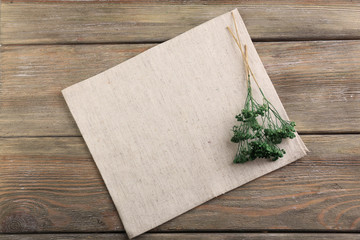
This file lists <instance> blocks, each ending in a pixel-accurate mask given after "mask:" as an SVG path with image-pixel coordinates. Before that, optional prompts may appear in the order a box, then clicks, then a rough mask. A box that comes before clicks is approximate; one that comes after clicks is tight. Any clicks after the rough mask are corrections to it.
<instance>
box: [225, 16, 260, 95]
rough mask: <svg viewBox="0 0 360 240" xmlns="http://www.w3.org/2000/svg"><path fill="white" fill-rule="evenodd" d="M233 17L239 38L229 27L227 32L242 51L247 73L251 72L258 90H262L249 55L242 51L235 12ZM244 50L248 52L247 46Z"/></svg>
mask: <svg viewBox="0 0 360 240" xmlns="http://www.w3.org/2000/svg"><path fill="white" fill-rule="evenodd" d="M231 16H232V18H233V22H234V25H235V30H236V35H237V38H236V37H235V35H234V33H233V31H231V29H230V28H229V26H227V27H226V28H227V30H228V31H229V32H230V34H231V36H232V37H233V39H234V40H235V43H236V45H237V46H238V47H239V49H240V52H241V55H242V57H243V60H244V63H245V66H246V71H249V72H250V74H251V76H252V77H253V79H254V81H255V83H256V85H257V86H258V88H259V89H260V86H259V83H258V81H257V80H256V78H255V75H254V73H253V71H252V70H251V67H250V65H249V62H248V58H247V54H246V55H245V53H244V51H243V49H242V47H241V46H242V45H241V42H240V37H239V30H238V27H237V25H236V20H235V17H234V13H233V12H231ZM244 48H245V51H246V45H245V47H244ZM247 75H248V74H247ZM246 83H247V81H246Z"/></svg>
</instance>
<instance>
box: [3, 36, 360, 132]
mask: <svg viewBox="0 0 360 240" xmlns="http://www.w3.org/2000/svg"><path fill="white" fill-rule="evenodd" d="M359 43H360V41H324V42H322V41H320V42H276V43H256V48H257V50H258V52H259V55H260V57H261V59H262V60H263V62H264V65H265V68H266V69H267V71H268V73H269V76H270V78H271V79H272V81H273V83H274V85H275V88H276V90H277V92H278V94H279V96H280V99H281V100H282V102H283V104H284V106H285V109H286V110H287V112H288V114H289V116H290V118H291V119H293V120H295V121H296V122H297V130H298V131H300V132H329V131H331V132H358V131H360V81H358V79H359V78H360V71H359V70H360V69H359V66H360V44H359ZM151 46H154V45H148V44H145V45H144V44H120V45H110V44H109V45H56V46H26V47H23V46H5V47H4V46H3V47H2V54H1V56H0V57H1V62H2V64H1V66H0V74H1V75H2V79H1V80H0V81H1V82H0V99H1V101H0V109H1V111H0V136H54V135H59V136H60V135H61V136H68V135H71V136H79V135H80V133H79V131H78V129H77V127H76V125H75V122H74V121H73V118H72V117H71V115H70V112H69V110H68V108H67V106H66V104H65V101H64V99H63V97H62V96H61V93H60V90H61V89H63V88H65V87H67V86H70V85H72V84H74V83H76V82H79V81H82V80H84V79H86V78H88V77H91V76H92V75H95V74H97V73H99V72H101V71H104V70H106V69H107V68H110V67H112V66H114V65H116V64H118V63H120V62H122V61H124V60H126V59H128V58H130V57H132V56H134V55H136V54H138V53H140V52H142V51H144V50H146V49H147V48H149V47H151ZM234 104H236V103H234Z"/></svg>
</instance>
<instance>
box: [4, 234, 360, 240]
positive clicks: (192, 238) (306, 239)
mask: <svg viewBox="0 0 360 240" xmlns="http://www.w3.org/2000/svg"><path fill="white" fill-rule="evenodd" d="M19 239H21V240H76V239H86V240H93V239H94V240H98V239H103V240H126V239H128V238H127V237H126V236H125V234H121V233H92V234H71V233H70V234H30V235H29V234H28V235H24V234H16V235H14V234H11V235H10V234H9V235H0V240H19ZM137 239H139V240H154V239H160V240H172V239H175V240H178V239H181V240H182V239H189V240H198V239H206V240H208V239H209V240H224V239H226V240H239V239H242V240H245V239H246V240H264V239H267V240H282V239H287V240H288V239H291V240H333V239H335V240H338V239H341V240H356V239H360V236H359V235H358V234H356V233H350V234H349V233H347V234H344V233H335V234H334V233H332V234H330V233H266V234H265V233H171V234H170V233H151V234H144V235H142V236H140V237H139V238H137Z"/></svg>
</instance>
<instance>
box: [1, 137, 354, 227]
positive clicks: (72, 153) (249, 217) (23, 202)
mask: <svg viewBox="0 0 360 240" xmlns="http://www.w3.org/2000/svg"><path fill="white" fill-rule="evenodd" d="M302 138H303V139H304V141H305V143H306V144H307V146H308V147H309V149H310V151H311V152H310V153H309V155H308V156H307V157H305V158H303V159H301V160H299V161H297V162H295V163H293V164H290V165H288V166H286V167H284V168H282V169H280V170H278V171H275V172H273V173H270V174H268V175H266V176H264V177H261V178H259V179H257V180H255V181H253V182H251V183H249V184H246V185H244V186H242V187H240V188H238V189H236V190H234V191H231V192H229V193H227V194H225V195H222V196H220V197H218V198H216V199H214V200H212V201H209V202H207V203H205V204H204V205H202V206H200V207H197V208H195V209H193V210H191V211H189V212H187V213H185V214H183V215H181V216H180V217H177V218H175V219H174V220H172V221H170V222H168V223H166V224H164V225H162V226H160V227H158V228H156V229H155V230H154V231H155V232H158V231H174V232H176V231H198V230H202V231H211V230H217V231H222V230H229V231H244V230H259V231H260V230H264V229H267V230H278V229H283V230H298V231H300V230H313V231H318V230H321V231H327V230H339V231H353V230H354V231H355V230H356V229H359V226H360V225H359V224H360V221H359V218H358V217H359V215H360V207H359V196H360V188H359V184H358V183H359V181H360V175H359V171H360V135H305V136H302ZM0 146H1V147H0V166H1V168H0V176H1V181H0V232H17V233H20V232H35V231H36V232H49V231H55V232H62V231H67V232H89V231H91V232H98V231H121V230H123V227H122V225H121V222H120V220H119V218H118V216H117V212H116V210H115V208H114V206H113V204H112V202H111V199H110V197H109V195H108V193H107V191H106V188H105V186H104V184H103V182H102V180H101V177H100V175H99V173H98V171H97V168H96V167H95V164H94V162H93V160H92V159H91V157H90V154H89V152H88V150H87V148H86V145H85V144H84V142H83V140H82V138H80V137H67V138H66V137H63V138H48V137H44V138H0Z"/></svg>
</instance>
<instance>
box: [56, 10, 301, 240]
mask: <svg viewBox="0 0 360 240" xmlns="http://www.w3.org/2000/svg"><path fill="white" fill-rule="evenodd" d="M232 12H233V13H234V15H235V19H236V22H237V25H238V28H239V34H240V39H241V41H242V43H243V44H246V45H247V48H248V57H249V65H250V67H251V68H252V70H253V72H254V75H255V76H256V79H257V81H258V82H259V84H260V86H261V88H262V89H263V92H264V93H265V95H266V97H267V98H268V99H269V101H270V102H272V104H273V105H274V106H275V107H276V108H277V110H278V111H279V113H280V114H281V116H282V117H283V118H284V119H288V117H287V115H286V112H285V109H284V108H283V106H282V104H281V101H280V99H279V97H278V95H277V93H276V91H275V89H274V86H273V84H272V83H271V80H270V78H269V77H268V75H267V73H266V71H265V68H264V66H263V64H262V62H261V60H260V58H259V56H258V54H257V52H256V49H255V47H254V45H253V43H252V41H251V39H250V36H249V34H248V32H247V30H246V27H245V25H244V22H243V21H242V19H241V17H240V15H239V12H238V11H237V9H235V10H233V11H232ZM226 26H229V27H231V28H232V29H234V23H233V20H232V17H231V14H230V12H228V13H226V14H223V15H221V16H219V17H216V18H214V19H212V20H210V21H207V22H205V23H203V24H201V25H199V26H197V27H195V28H193V29H191V30H189V31H187V32H185V33H183V34H181V35H179V36H177V37H175V38H173V39H171V40H169V41H167V42H164V43H162V44H159V45H157V46H155V47H153V48H151V49H149V50H147V51H145V52H143V53H141V54H139V55H137V56H136V57H133V58H131V59H129V60H127V61H125V62H123V63H121V64H119V65H117V66H115V67H113V68H110V69H108V70H106V71H104V72H102V73H100V74H98V75H96V76H93V77H91V78H89V79H87V80H84V81H82V82H79V83H77V84H75V85H73V86H70V87H68V88H66V89H64V90H63V91H62V93H63V95H64V98H65V100H66V102H67V104H68V106H69V109H70V111H71V113H72V115H73V117H74V119H75V121H76V123H77V125H78V127H79V129H80V131H81V134H82V136H83V137H84V139H85V141H86V144H87V146H88V148H89V150H90V152H91V154H92V156H93V158H94V161H95V163H96V165H97V167H98V168H99V170H100V173H101V175H102V177H103V179H104V182H105V184H106V186H107V189H108V190H109V193H110V195H111V197H112V199H113V201H114V203H115V206H116V208H117V210H118V212H119V215H120V218H121V220H122V222H123V225H124V227H125V230H126V232H127V234H128V236H129V237H130V238H132V237H135V236H137V235H139V234H141V233H144V232H146V231H148V230H150V229H152V228H154V227H156V226H159V225H160V224H162V223H164V222H166V221H168V220H170V219H172V218H174V217H176V216H178V215H180V214H182V213H184V212H186V211H188V210H190V209H192V208H194V207H196V206H198V205H200V204H202V203H204V202H206V201H208V200H210V199H212V198H214V197H216V196H219V195H221V194H223V193H225V192H227V191H229V190H232V189H234V188H237V187H239V186H241V185H243V184H245V183H247V182H249V181H251V180H253V179H255V178H258V177H260V176H262V175H264V174H267V173H269V172H271V171H273V170H275V169H278V168H280V167H283V166H285V165H287V164H289V163H291V162H293V161H295V160H297V159H299V158H301V157H303V156H305V155H306V151H307V149H306V147H305V145H304V143H303V142H302V140H301V139H300V137H299V136H298V135H297V136H296V138H294V139H291V140H290V139H287V140H283V142H282V143H281V144H280V147H281V148H284V149H285V150H286V152H287V154H285V156H284V157H283V158H281V159H279V160H278V161H276V162H271V161H268V160H263V159H258V160H255V161H252V162H247V163H245V164H233V163H232V161H233V158H234V156H235V153H236V149H237V144H235V143H232V142H230V139H231V136H232V131H231V129H232V127H233V125H234V124H236V119H235V115H236V114H238V113H239V112H240V110H241V109H242V108H243V106H244V101H245V98H246V81H245V68H244V64H243V59H242V56H241V53H240V51H239V49H238V47H237V46H236V44H235V42H234V40H233V39H232V37H231V35H230V34H229V32H228V31H227V29H226ZM253 94H254V96H255V98H258V99H259V102H262V101H261V99H262V98H261V97H260V93H259V91H258V89H257V88H256V87H253Z"/></svg>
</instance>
